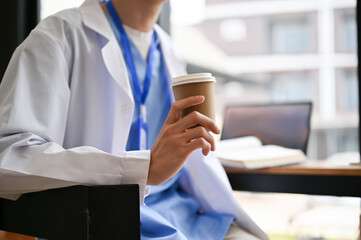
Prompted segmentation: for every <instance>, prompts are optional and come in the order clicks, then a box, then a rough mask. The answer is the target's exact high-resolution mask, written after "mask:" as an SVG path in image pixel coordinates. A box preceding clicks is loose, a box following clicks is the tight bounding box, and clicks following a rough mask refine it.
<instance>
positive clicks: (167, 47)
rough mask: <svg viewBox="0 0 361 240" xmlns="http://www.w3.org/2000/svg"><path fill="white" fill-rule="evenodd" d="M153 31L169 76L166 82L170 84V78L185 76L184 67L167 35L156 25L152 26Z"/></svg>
mask: <svg viewBox="0 0 361 240" xmlns="http://www.w3.org/2000/svg"><path fill="white" fill-rule="evenodd" d="M154 30H155V31H156V33H157V35H158V37H159V40H160V45H161V49H162V54H163V57H164V62H165V65H166V69H167V71H168V75H169V76H168V81H169V83H170V82H171V81H172V78H174V77H178V76H181V75H185V74H187V71H186V65H185V63H184V62H182V61H180V60H179V58H177V57H176V55H175V53H174V50H173V47H172V44H171V42H170V39H169V36H168V34H167V33H165V32H164V30H163V29H162V28H161V27H160V26H159V25H157V24H156V25H154Z"/></svg>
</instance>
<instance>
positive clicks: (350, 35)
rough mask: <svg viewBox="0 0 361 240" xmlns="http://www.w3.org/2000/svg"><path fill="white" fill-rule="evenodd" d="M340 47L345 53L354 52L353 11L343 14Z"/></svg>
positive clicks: (354, 23)
mask: <svg viewBox="0 0 361 240" xmlns="http://www.w3.org/2000/svg"><path fill="white" fill-rule="evenodd" d="M342 28H343V34H342V36H343V37H342V46H343V49H344V50H345V51H347V52H355V51H356V47H357V37H356V14H355V12H354V11H351V12H349V11H348V12H345V13H344V15H343V18H342Z"/></svg>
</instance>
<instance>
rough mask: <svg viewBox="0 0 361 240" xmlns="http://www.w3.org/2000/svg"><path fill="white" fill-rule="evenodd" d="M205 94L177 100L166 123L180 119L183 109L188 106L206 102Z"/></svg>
mask: <svg viewBox="0 0 361 240" xmlns="http://www.w3.org/2000/svg"><path fill="white" fill-rule="evenodd" d="M204 99H205V98H204V96H192V97H188V98H184V99H181V100H178V101H175V102H174V103H173V104H172V107H171V108H170V110H169V114H168V117H167V120H166V123H175V122H177V121H178V120H179V119H180V116H181V114H182V111H183V110H184V109H186V108H188V107H191V106H195V105H198V104H201V103H202V102H204Z"/></svg>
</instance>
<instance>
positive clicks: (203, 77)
mask: <svg viewBox="0 0 361 240" xmlns="http://www.w3.org/2000/svg"><path fill="white" fill-rule="evenodd" d="M198 82H216V79H215V78H214V77H213V76H212V74H211V73H193V74H188V75H183V76H179V77H175V78H173V82H172V84H171V87H174V86H178V85H182V84H188V83H198Z"/></svg>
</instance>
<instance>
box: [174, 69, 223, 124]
mask: <svg viewBox="0 0 361 240" xmlns="http://www.w3.org/2000/svg"><path fill="white" fill-rule="evenodd" d="M215 82H216V79H215V78H214V77H213V76H212V74H210V73H194V74H188V75H184V76H179V77H176V78H174V79H173V82H172V84H171V86H172V88H173V93H174V97H175V100H180V99H183V98H187V97H190V96H200V95H201V96H204V97H205V100H204V102H203V103H201V104H199V105H196V106H192V107H189V108H186V109H185V110H184V111H183V113H182V116H185V115H187V114H189V113H191V112H193V111H198V112H200V113H202V114H204V115H206V116H207V117H209V118H211V119H213V120H215V107H214V98H215V96H214V95H215V93H214V84H215Z"/></svg>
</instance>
